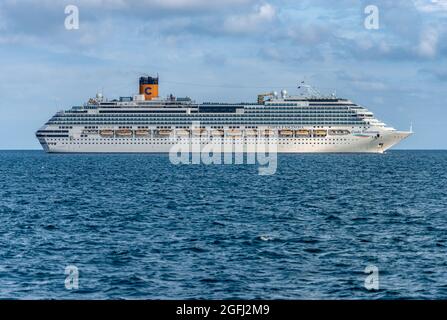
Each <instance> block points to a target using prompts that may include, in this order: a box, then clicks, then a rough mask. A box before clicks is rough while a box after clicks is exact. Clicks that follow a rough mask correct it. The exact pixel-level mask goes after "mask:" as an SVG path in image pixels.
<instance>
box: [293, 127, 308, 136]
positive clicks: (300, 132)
mask: <svg viewBox="0 0 447 320" xmlns="http://www.w3.org/2000/svg"><path fill="white" fill-rule="evenodd" d="M295 134H296V135H297V136H306V137H308V136H310V130H307V129H300V130H296V131H295Z"/></svg>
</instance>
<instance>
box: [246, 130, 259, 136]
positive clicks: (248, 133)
mask: <svg viewBox="0 0 447 320" xmlns="http://www.w3.org/2000/svg"><path fill="white" fill-rule="evenodd" d="M257 135H258V130H255V129H247V130H245V136H247V137H256V136H257Z"/></svg>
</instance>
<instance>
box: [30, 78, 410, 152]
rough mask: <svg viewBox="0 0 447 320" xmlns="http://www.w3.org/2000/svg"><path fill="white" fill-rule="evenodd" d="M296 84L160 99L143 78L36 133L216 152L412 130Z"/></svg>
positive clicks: (136, 147) (81, 146) (377, 147)
mask: <svg viewBox="0 0 447 320" xmlns="http://www.w3.org/2000/svg"><path fill="white" fill-rule="evenodd" d="M298 89H300V90H303V89H304V90H305V91H306V93H305V94H304V93H301V94H300V95H295V96H293V95H289V94H288V93H287V91H286V90H281V91H280V93H277V92H274V91H272V92H265V93H262V94H259V95H258V97H257V101H255V102H247V103H211V102H204V103H196V102H194V101H193V100H192V99H191V98H189V97H184V98H180V97H174V96H173V95H172V94H171V95H169V96H168V97H166V98H161V97H159V78H158V76H157V77H151V76H143V77H140V79H139V94H135V95H133V96H129V97H119V98H118V99H113V100H108V99H106V98H105V97H104V96H103V95H102V94H101V93H98V94H97V95H96V97H95V98H91V99H89V100H88V102H86V103H84V104H83V105H81V106H73V107H72V108H70V109H68V110H65V111H59V112H57V113H56V114H55V115H54V116H53V117H52V118H51V119H50V120H49V121H48V122H47V123H46V124H45V125H44V126H43V127H42V128H40V129H39V130H38V131H37V132H36V137H37V139H38V140H39V142H40V144H41V145H42V147H43V149H44V150H45V151H46V152H52V153H104V152H106V153H116V152H126V153H133V152H141V153H143V152H147V153H167V152H170V151H171V150H172V148H173V146H175V145H177V146H178V145H183V146H187V147H190V148H191V149H190V150H196V151H197V150H198V151H200V150H202V149H201V148H204V147H206V146H209V145H210V144H214V145H221V146H224V148H222V152H234V150H236V149H237V150H240V151H243V152H256V150H257V147H259V146H261V145H262V146H265V145H267V146H268V145H275V151H277V152H280V153H313V152H321V153H344V152H351V153H357V152H358V153H360V152H361V153H383V152H385V151H386V150H388V149H389V148H391V147H392V146H394V145H396V144H397V143H399V142H400V141H401V140H402V139H405V138H406V137H408V136H409V135H411V133H412V132H411V131H412V130H410V131H398V130H396V129H394V128H392V127H389V126H387V125H385V123H383V122H381V121H380V120H378V119H376V118H375V117H374V115H373V113H372V112H371V111H369V110H367V109H366V108H365V107H363V106H361V105H358V104H356V103H354V102H352V101H350V100H348V99H341V98H338V97H336V96H335V94H333V95H330V96H324V95H322V94H320V93H319V92H318V91H317V90H316V89H314V88H312V87H311V86H308V85H307V84H304V83H301V84H300V86H299V87H298ZM197 146H198V147H197ZM228 146H230V147H228ZM231 146H233V147H234V148H232V147H231Z"/></svg>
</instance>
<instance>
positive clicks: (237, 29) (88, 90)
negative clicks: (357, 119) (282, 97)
mask: <svg viewBox="0 0 447 320" xmlns="http://www.w3.org/2000/svg"><path fill="white" fill-rule="evenodd" d="M67 5H75V6H76V7H77V8H78V10H79V28H78V29H70V28H69V29H67V28H66V23H65V22H66V19H67V16H68V15H69V14H66V13H65V9H66V6H67ZM371 5H373V6H375V8H377V13H378V14H377V15H376V16H374V17H372V18H374V21H373V22H374V23H375V24H374V26H375V27H377V28H370V27H368V26H370V25H371V24H370V22H371V17H370V14H371V12H370V11H368V10H366V11H367V13H365V8H367V7H368V6H371ZM365 20H366V24H365ZM446 40H447V0H437V1H435V0H388V1H386V0H377V1H373V0H368V1H362V0H357V1H355V0H338V1H330V0H327V1H324V0H219V1H210V0H70V1H64V0H59V1H54V0H39V1H36V0H20V1H18V0H1V1H0V98H1V99H0V149H40V145H39V144H38V142H37V139H36V138H35V136H34V133H35V131H36V130H37V129H39V127H40V126H42V125H43V124H44V123H45V122H46V121H47V120H48V119H49V118H50V117H51V116H52V115H53V114H54V113H55V112H56V111H59V110H63V109H68V108H70V107H71V106H73V105H82V104H83V103H84V102H85V101H87V100H88V99H89V98H90V97H93V96H94V95H95V94H96V93H97V92H99V91H102V92H103V93H104V95H105V96H106V97H108V98H116V97H119V96H130V95H132V94H135V93H137V91H138V78H139V76H141V75H144V74H149V75H157V74H159V76H160V95H162V96H166V95H168V94H170V93H172V94H174V95H175V96H190V97H191V98H193V99H194V100H196V101H197V102H204V101H225V102H240V101H247V102H254V101H256V96H257V94H258V93H261V92H265V91H271V90H278V91H279V90H280V89H282V88H284V89H287V90H288V92H289V93H290V94H294V93H296V92H297V89H296V87H297V85H298V83H299V82H301V81H303V80H304V81H306V82H307V83H309V84H311V85H313V86H315V87H317V88H319V89H320V91H322V92H324V93H327V94H329V93H332V92H336V93H337V95H338V96H339V97H343V98H349V99H351V100H353V101H354V102H356V103H358V104H361V105H363V106H366V107H367V108H368V109H370V110H371V111H373V112H374V114H375V115H376V116H377V118H379V119H380V120H382V121H383V122H385V123H386V124H388V125H390V126H392V127H394V128H396V129H400V130H409V128H410V124H411V123H412V124H413V130H414V132H415V134H414V135H413V136H411V137H410V138H409V139H407V140H405V141H403V142H402V143H401V144H399V148H402V149H447V139H445V138H444V136H445V131H444V130H445V127H446V125H447V106H446V98H445V97H446V90H445V89H446V87H447V63H446V58H447V41H446Z"/></svg>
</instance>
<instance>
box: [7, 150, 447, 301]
mask: <svg viewBox="0 0 447 320" xmlns="http://www.w3.org/2000/svg"><path fill="white" fill-rule="evenodd" d="M446 186H447V152H446V151H390V152H388V153H387V154H384V155H374V154H371V155H368V154H363V155H362V154H332V155H324V154H309V155H279V158H278V168H277V172H276V174H274V175H271V176H260V175H258V167H257V166H255V165H177V166H175V165H173V164H171V163H170V162H169V158H168V156H167V155H150V154H134V155H131V154H122V155H120V154H109V155H100V154H93V155H87V154H77V155H69V154H45V153H43V152H41V151H3V152H0V298H19V299H22V298H28V299H50V298H54V299H116V298H124V299H186V298H187V299H190V298H192V299H202V298H205V299H230V298H233V299H238V298H241V299H254V298H256V299H339V298H347V299H402V298H422V299H434V298H438V299H439V298H443V299H445V298H447V187H446ZM69 265H74V266H76V267H77V268H78V271H79V287H78V289H73V290H68V289H66V287H65V280H66V277H67V275H66V274H65V273H64V272H65V268H66V266H69ZM369 265H373V266H376V267H377V268H378V270H379V278H378V279H379V282H378V283H379V289H378V290H375V291H370V290H367V289H366V288H365V286H364V283H365V278H366V277H367V276H368V275H367V274H366V273H365V272H364V270H365V267H367V266H369Z"/></svg>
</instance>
